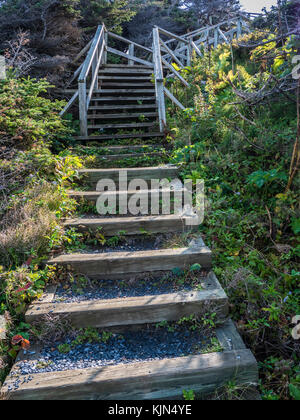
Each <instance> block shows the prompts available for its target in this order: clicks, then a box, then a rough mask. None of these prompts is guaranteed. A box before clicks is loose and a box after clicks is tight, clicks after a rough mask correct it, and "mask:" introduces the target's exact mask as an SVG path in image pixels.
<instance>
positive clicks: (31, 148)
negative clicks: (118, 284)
mask: <svg viewBox="0 0 300 420" xmlns="http://www.w3.org/2000/svg"><path fill="white" fill-rule="evenodd" d="M49 87H50V86H49V84H48V83H47V82H46V81H45V80H40V81H37V80H34V79H30V78H28V79H14V78H13V77H11V78H9V79H7V80H5V81H0V104H1V105H0V107H1V109H0V180H1V191H0V192H1V196H2V197H1V198H2V200H1V205H0V261H1V267H0V314H6V316H7V317H9V318H10V319H11V320H12V322H11V331H10V333H9V339H11V341H10V342H8V343H7V344H6V345H5V346H2V347H1V348H0V358H1V357H2V356H3V357H6V358H7V354H9V355H10V357H11V358H12V359H13V358H14V357H15V355H16V353H17V350H18V349H19V348H20V346H22V345H25V346H27V345H28V337H29V336H28V331H27V330H28V329H29V328H30V326H28V327H27V328H23V327H24V326H25V324H24V322H23V321H24V313H25V311H26V308H27V306H28V304H30V303H31V302H32V300H33V299H36V298H39V297H40V296H41V295H42V293H43V290H44V287H45V286H46V284H47V283H49V282H50V281H54V280H55V277H56V273H55V270H54V268H53V267H46V268H43V265H42V264H41V263H42V261H43V260H45V259H47V258H48V257H49V255H50V254H51V252H54V251H55V250H57V249H60V247H61V245H62V243H63V241H64V230H63V227H62V224H61V219H62V218H64V217H68V216H71V215H72V214H73V212H74V211H75V208H76V203H75V201H74V200H72V199H70V198H69V197H68V194H67V189H66V188H68V187H69V185H71V183H72V180H73V179H76V177H77V168H80V167H81V165H82V164H81V160H80V158H79V157H76V156H72V155H67V156H63V155H54V154H53V153H52V152H51V146H52V143H53V142H58V141H60V142H63V140H64V139H65V138H66V139H67V138H68V137H70V135H71V133H72V131H71V130H70V128H69V127H68V124H67V123H66V122H65V121H64V120H62V119H61V118H60V116H59V114H58V112H59V111H60V110H61V109H62V107H63V106H64V103H63V102H60V101H54V102H52V101H50V100H49V99H47V98H46V97H45V95H46V93H47V89H48V88H49ZM14 337H17V338H18V339H16V340H13V338H14ZM6 365H7V363H6ZM0 369H1V368H0ZM3 376H4V375H3V374H1V380H2V377H3Z"/></svg>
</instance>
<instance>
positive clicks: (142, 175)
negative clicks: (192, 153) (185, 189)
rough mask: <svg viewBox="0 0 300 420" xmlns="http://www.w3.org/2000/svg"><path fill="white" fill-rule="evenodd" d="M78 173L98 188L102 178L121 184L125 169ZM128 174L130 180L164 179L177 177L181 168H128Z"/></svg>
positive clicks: (94, 170)
mask: <svg viewBox="0 0 300 420" xmlns="http://www.w3.org/2000/svg"><path fill="white" fill-rule="evenodd" d="M78 173H79V175H81V176H84V181H85V185H88V186H90V187H92V188H94V189H96V185H97V183H98V181H99V180H100V179H111V180H113V181H114V182H115V183H116V184H117V186H119V179H120V176H121V175H122V176H123V174H124V169H122V168H112V169H80V170H79V171H78ZM126 176H127V180H128V182H130V181H132V180H133V179H144V180H145V181H151V180H152V179H159V180H162V179H164V178H167V179H176V178H178V176H179V169H178V168H177V167H176V166H173V165H169V166H157V167H149V168H127V169H126Z"/></svg>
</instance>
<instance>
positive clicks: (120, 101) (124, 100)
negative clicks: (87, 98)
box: [91, 95, 156, 106]
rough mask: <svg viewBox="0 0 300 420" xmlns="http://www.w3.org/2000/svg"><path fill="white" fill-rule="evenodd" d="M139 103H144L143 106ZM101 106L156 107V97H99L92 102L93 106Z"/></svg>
mask: <svg viewBox="0 0 300 420" xmlns="http://www.w3.org/2000/svg"><path fill="white" fill-rule="evenodd" d="M139 102H142V104H139ZM99 104H101V105H102V104H108V105H110V104H115V105H127V104H133V105H143V104H147V105H149V104H151V105H156V97H155V96H153V95H151V96H150V95H149V96H148V97H147V96H143V97H140V96H137V97H134V96H132V97H125V96H115V97H114V96H111V95H110V96H105V97H103V96H102V97H99V98H95V97H93V98H92V100H91V106H97V105H99Z"/></svg>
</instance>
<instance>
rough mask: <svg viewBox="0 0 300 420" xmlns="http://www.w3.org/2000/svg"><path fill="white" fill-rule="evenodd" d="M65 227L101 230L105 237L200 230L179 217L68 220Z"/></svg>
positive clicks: (81, 229) (80, 229)
mask: <svg viewBox="0 0 300 420" xmlns="http://www.w3.org/2000/svg"><path fill="white" fill-rule="evenodd" d="M64 225H65V227H66V228H76V229H77V230H79V231H81V232H84V231H95V230H99V229H100V228H101V232H102V233H103V235H104V236H105V237H106V236H115V235H118V233H119V232H121V231H125V233H126V236H128V235H142V234H144V233H145V232H149V233H168V232H186V231H190V230H192V229H198V226H196V227H193V226H187V225H186V220H185V218H183V217H181V216H178V215H167V216H165V215H161V216H140V217H119V218H118V217H113V218H107V217H106V218H105V217H104V218H101V217H99V218H92V219H89V218H82V219H68V220H66V221H65V223H64Z"/></svg>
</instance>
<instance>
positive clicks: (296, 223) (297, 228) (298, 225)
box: [291, 218, 300, 235]
mask: <svg viewBox="0 0 300 420" xmlns="http://www.w3.org/2000/svg"><path fill="white" fill-rule="evenodd" d="M291 226H292V230H293V232H294V234H295V235H298V233H300V218H298V219H292V225H291Z"/></svg>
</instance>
